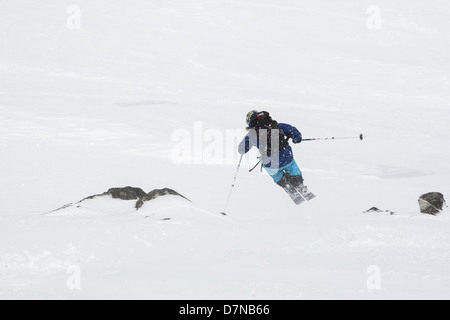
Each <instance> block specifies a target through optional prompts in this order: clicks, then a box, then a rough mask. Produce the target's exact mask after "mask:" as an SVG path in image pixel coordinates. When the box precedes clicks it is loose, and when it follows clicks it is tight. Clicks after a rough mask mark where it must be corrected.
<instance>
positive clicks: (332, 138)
mask: <svg viewBox="0 0 450 320" xmlns="http://www.w3.org/2000/svg"><path fill="white" fill-rule="evenodd" d="M341 139H359V140H361V141H363V140H364V135H363V134H362V133H361V134H360V135H359V137H337V138H336V137H331V138H311V139H303V140H302V141H317V140H341Z"/></svg>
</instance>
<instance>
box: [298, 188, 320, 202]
mask: <svg viewBox="0 0 450 320" xmlns="http://www.w3.org/2000/svg"><path fill="white" fill-rule="evenodd" d="M296 190H297V191H298V192H299V193H300V194H301V195H302V197H303V198H304V199H305V200H306V201H311V200H312V199H314V198H315V197H316V195H315V194H314V193H312V192H311V191H309V189H308V187H307V186H305V185H301V186H300V187H298V188H296Z"/></svg>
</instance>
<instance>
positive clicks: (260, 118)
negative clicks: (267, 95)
mask: <svg viewBox="0 0 450 320" xmlns="http://www.w3.org/2000/svg"><path fill="white" fill-rule="evenodd" d="M250 129H254V130H255V131H256V136H257V138H258V142H259V149H260V151H261V153H262V154H263V155H267V156H268V157H270V156H272V130H278V150H277V151H281V150H283V149H284V148H286V147H287V146H289V140H288V139H287V138H286V136H285V134H284V132H283V130H281V129H280V126H279V125H278V122H276V121H275V120H273V119H272V117H271V116H270V114H269V112H267V111H261V112H258V113H257V114H255V115H254V116H253V118H252V120H251V122H250ZM262 130H266V132H267V137H266V138H265V137H263V139H260V134H261V132H264V131H262Z"/></svg>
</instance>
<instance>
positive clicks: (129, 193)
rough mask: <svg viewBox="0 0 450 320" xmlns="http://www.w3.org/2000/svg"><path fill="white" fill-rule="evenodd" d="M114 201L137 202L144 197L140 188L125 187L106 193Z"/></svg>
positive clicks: (112, 189) (143, 192)
mask: <svg viewBox="0 0 450 320" xmlns="http://www.w3.org/2000/svg"><path fill="white" fill-rule="evenodd" d="M107 193H109V194H110V195H112V197H113V198H114V199H122V200H137V199H140V198H142V197H144V196H145V195H146V193H145V191H144V190H142V189H141V188H133V187H125V188H111V189H109V190H108V192H107Z"/></svg>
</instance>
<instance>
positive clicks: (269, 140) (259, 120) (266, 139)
mask: <svg viewBox="0 0 450 320" xmlns="http://www.w3.org/2000/svg"><path fill="white" fill-rule="evenodd" d="M246 120H247V126H248V127H247V130H248V131H249V132H248V134H247V135H246V136H245V137H244V139H243V140H242V142H241V143H240V144H239V149H238V151H239V153H240V154H245V153H247V152H248V151H250V149H251V148H252V147H257V148H258V149H259V151H260V153H261V161H262V164H263V167H264V169H265V170H266V171H267V172H268V173H269V175H270V176H271V177H272V179H273V180H274V182H275V183H277V184H278V185H279V186H280V187H282V188H283V189H284V190H285V191H286V192H287V193H288V194H289V196H290V197H291V198H292V200H293V201H294V202H295V203H296V204H300V203H302V202H303V201H304V200H311V199H312V198H314V197H315V196H314V195H313V194H312V193H311V192H309V190H308V188H307V187H306V186H305V185H304V184H303V182H304V179H303V175H302V172H301V170H300V168H299V167H298V165H297V163H296V162H295V160H294V155H293V152H292V148H291V147H290V146H289V139H292V142H293V143H295V144H297V143H301V142H302V134H301V133H300V131H298V130H297V128H295V127H294V126H291V125H289V124H286V123H278V122H277V121H275V120H273V119H272V118H271V116H270V114H269V112H267V111H261V112H259V111H256V110H252V111H250V112H249V113H248V114H247V119H246Z"/></svg>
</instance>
